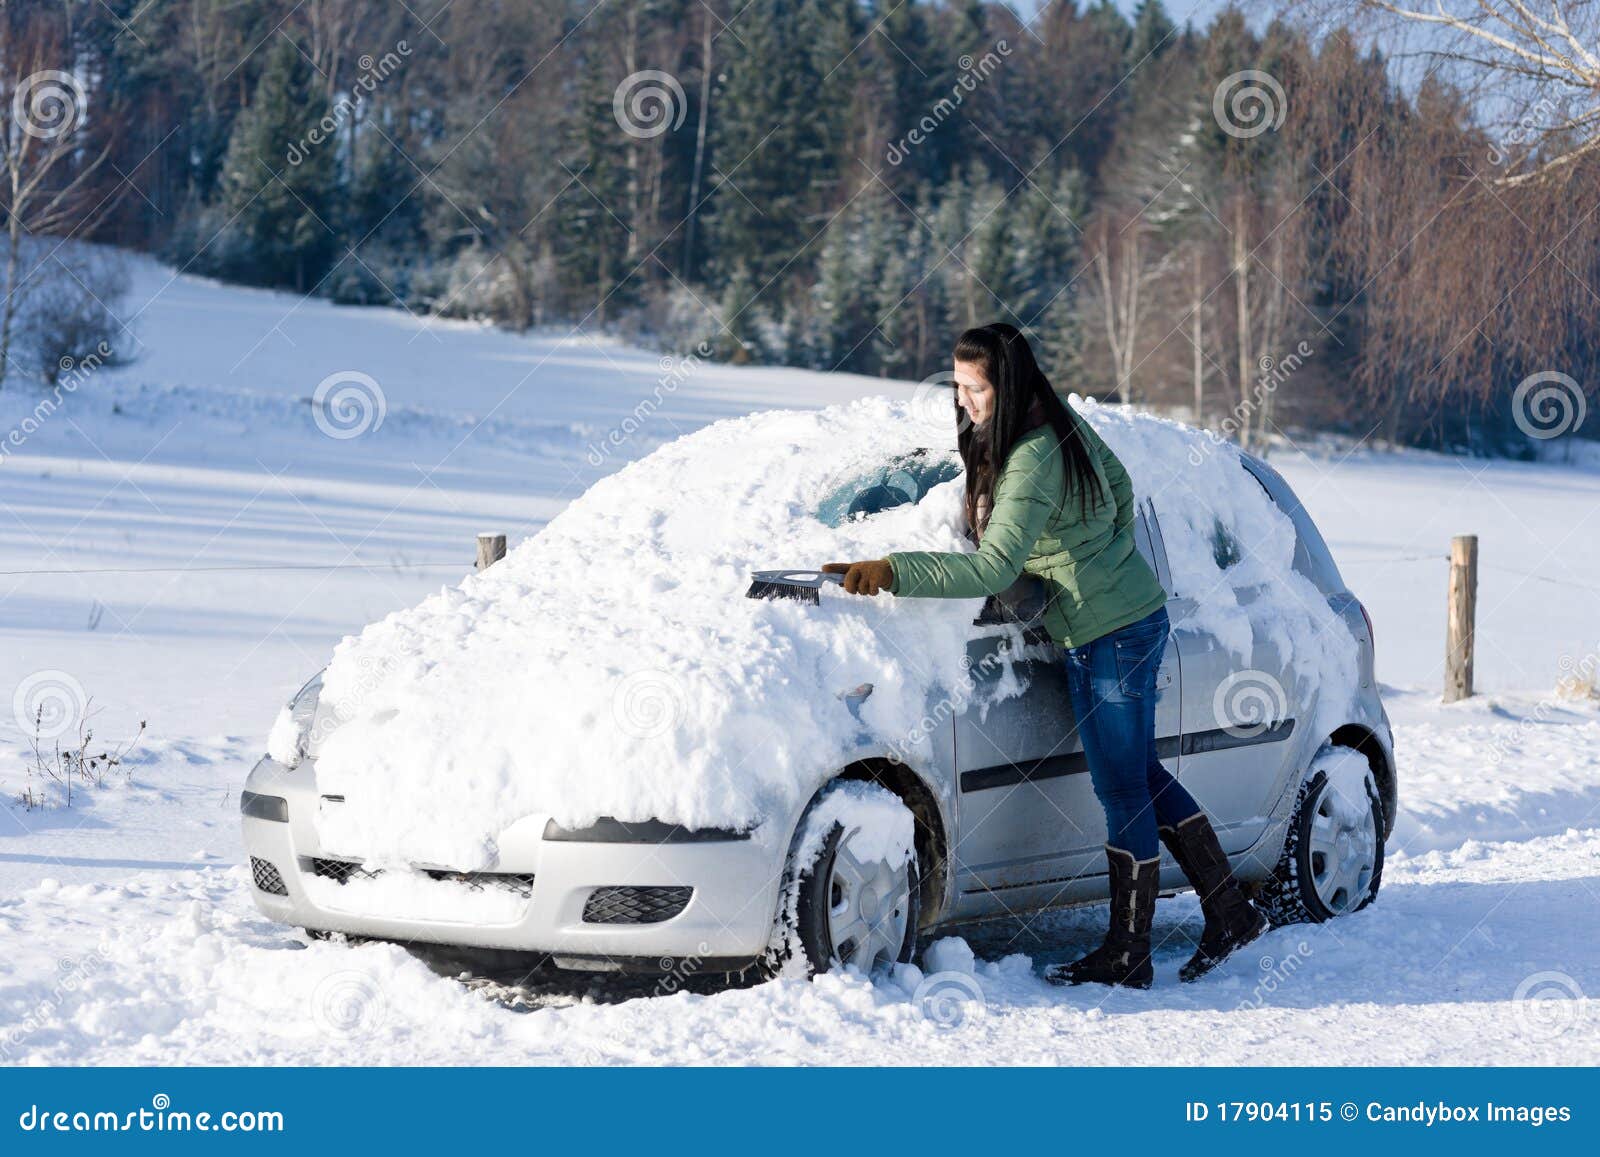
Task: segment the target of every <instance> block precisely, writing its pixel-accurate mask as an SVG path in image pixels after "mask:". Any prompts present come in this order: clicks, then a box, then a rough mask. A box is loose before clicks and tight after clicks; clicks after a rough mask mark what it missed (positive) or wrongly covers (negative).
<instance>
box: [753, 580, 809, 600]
mask: <svg viewBox="0 0 1600 1157" xmlns="http://www.w3.org/2000/svg"><path fill="white" fill-rule="evenodd" d="M744 597H745V598H747V599H793V600H794V601H795V602H797V603H809V604H811V605H812V606H818V605H820V604H821V602H822V594H821V592H820V591H818V590H817V588H816V587H809V586H797V585H795V584H793V583H775V582H767V581H765V580H764V579H756V580H754V581H753V582H752V583H751V584H750V589H749V590H747V591H745V592H744Z"/></svg>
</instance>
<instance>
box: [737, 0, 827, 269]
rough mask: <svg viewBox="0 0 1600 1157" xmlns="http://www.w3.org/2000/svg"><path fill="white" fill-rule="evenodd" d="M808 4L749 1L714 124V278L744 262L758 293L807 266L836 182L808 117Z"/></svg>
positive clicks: (811, 88)
mask: <svg viewBox="0 0 1600 1157" xmlns="http://www.w3.org/2000/svg"><path fill="white" fill-rule="evenodd" d="M807 2H808V0H752V3H751V5H750V7H749V9H748V13H749V15H748V16H746V17H745V19H744V20H742V21H740V25H739V28H740V35H739V38H738V40H737V41H736V42H735V43H734V44H733V45H732V46H731V50H732V52H733V56H732V58H731V59H730V60H729V62H728V67H727V75H728V83H727V88H726V90H725V91H724V93H723V95H722V98H721V101H720V108H721V119H720V121H719V122H714V124H715V128H716V138H717V152H716V156H717V161H716V171H715V172H714V173H713V174H712V175H711V179H710V181H711V186H712V188H713V189H714V190H715V191H714V193H713V194H712V197H711V208H712V210H713V211H712V219H711V234H712V238H713V248H714V259H713V263H712V264H713V272H714V273H715V275H716V276H717V279H718V280H719V281H726V279H727V278H728V277H729V276H730V275H731V271H732V270H733V268H734V267H735V266H736V265H738V264H741V263H742V264H743V265H744V267H745V270H746V273H747V275H748V276H749V277H750V279H751V280H752V281H753V282H754V288H755V291H756V292H757V293H760V292H761V291H762V288H763V287H765V286H767V285H768V283H769V282H771V281H773V279H774V278H776V277H777V276H778V275H779V273H780V272H782V271H784V270H786V269H788V268H790V267H792V266H794V265H796V264H799V265H800V266H801V267H805V266H809V265H810V264H811V263H812V262H813V261H814V260H815V254H814V253H808V252H807V249H808V247H809V245H810V242H811V241H812V239H813V237H814V235H815V233H816V232H817V230H818V229H819V228H820V227H821V226H822V225H823V223H824V222H825V221H826V216H825V208H826V205H827V199H828V197H829V195H830V193H831V190H832V187H833V183H834V180H835V177H836V176H837V174H836V172H835V167H834V164H833V160H832V158H831V157H830V155H829V152H828V149H827V145H826V141H825V140H824V136H823V131H822V128H821V126H820V125H819V123H818V121H817V118H816V116H815V115H814V113H813V110H812V108H811V104H812V102H813V101H814V100H815V99H816V93H817V91H818V85H819V81H820V79H821V77H820V76H819V74H818V73H817V70H816V66H815V63H814V60H813V57H812V54H811V53H810V52H809V51H808V49H809V47H810V45H809V41H808V40H807V33H808V31H809V27H810V21H809V19H807V18H806V12H805V9H806V6H807ZM773 288H774V290H776V288H777V287H776V286H774V287H773Z"/></svg>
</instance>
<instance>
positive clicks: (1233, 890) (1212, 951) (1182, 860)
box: [1160, 812, 1267, 981]
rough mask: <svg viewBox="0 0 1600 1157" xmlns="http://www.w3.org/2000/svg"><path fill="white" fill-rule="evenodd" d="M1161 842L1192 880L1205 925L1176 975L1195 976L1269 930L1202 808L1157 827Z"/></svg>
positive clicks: (1196, 977)
mask: <svg viewBox="0 0 1600 1157" xmlns="http://www.w3.org/2000/svg"><path fill="white" fill-rule="evenodd" d="M1160 833H1161V842H1162V843H1164V844H1166V845H1167V850H1168V851H1169V852H1171V853H1172V858H1173V859H1175V860H1177V861H1178V867H1180V868H1182V869H1183V874H1184V875H1185V876H1187V877H1188V878H1189V883H1190V884H1192V885H1193V886H1194V891H1195V895H1197V896H1198V897H1200V911H1201V912H1203V913H1205V917H1206V927H1205V931H1204V932H1202V933H1201V934H1200V948H1199V950H1198V951H1196V952H1195V954H1194V955H1193V956H1192V957H1190V958H1189V962H1188V963H1187V964H1185V965H1184V966H1183V967H1182V968H1180V969H1179V970H1178V978H1179V979H1180V980H1185V981H1189V980H1199V979H1200V978H1201V977H1202V976H1204V975H1205V974H1206V973H1208V972H1210V971H1211V970H1212V969H1213V968H1215V967H1216V966H1217V965H1219V964H1221V963H1222V962H1223V961H1224V960H1226V959H1227V958H1228V955H1229V953H1231V952H1233V951H1234V950H1235V949H1236V948H1242V947H1243V946H1244V945H1246V944H1248V943H1250V941H1252V940H1254V939H1255V938H1256V937H1257V936H1260V935H1261V934H1262V933H1263V932H1265V931H1266V930H1267V921H1266V918H1265V917H1264V916H1262V915H1261V913H1260V912H1258V911H1256V906H1255V905H1254V904H1252V903H1250V900H1249V898H1248V897H1246V896H1245V894H1244V892H1243V891H1241V890H1240V888H1239V882H1238V881H1237V880H1235V879H1234V878H1233V870H1232V869H1231V868H1230V867H1229V866H1228V857H1227V855H1226V854H1225V853H1224V852H1223V850H1222V845H1221V844H1219V843H1218V842H1217V833H1216V832H1214V831H1213V830H1212V829H1211V821H1210V820H1208V819H1207V818H1206V815H1205V813H1204V812H1196V813H1195V814H1194V815H1192V816H1190V817H1189V818H1188V819H1186V820H1184V821H1183V822H1182V823H1181V824H1179V825H1178V826H1177V827H1175V828H1161V829H1160Z"/></svg>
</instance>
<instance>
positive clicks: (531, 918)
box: [243, 758, 786, 969]
mask: <svg viewBox="0 0 1600 1157" xmlns="http://www.w3.org/2000/svg"><path fill="white" fill-rule="evenodd" d="M245 789H246V790H247V791H250V792H254V793H257V794H258V795H263V796H273V797H279V798H282V799H284V800H286V801H287V804H288V816H289V818H288V821H287V822H278V821H275V820H272V819H265V818H259V817H258V816H255V815H246V816H244V817H243V824H244V846H245V852H246V854H247V855H248V856H250V857H251V859H252V860H254V861H264V862H265V863H266V864H270V865H271V867H272V868H273V869H274V870H275V872H276V874H277V880H274V879H272V876H271V874H270V873H268V874H267V876H266V880H267V883H268V885H269V886H276V885H278V884H279V883H280V882H281V886H282V888H283V891H284V893H285V894H283V895H274V894H272V893H271V892H269V891H265V890H263V888H262V886H261V884H262V880H261V872H260V871H259V867H258V868H257V871H256V872H255V873H254V875H255V876H256V879H255V882H254V886H253V889H252V891H253V894H254V896H255V901H256V906H257V907H259V908H260V909H261V911H262V912H263V913H265V914H266V915H267V916H269V917H271V918H272V919H274V920H279V921H282V922H283V923H285V924H294V925H297V926H299V927H302V928H309V929H313V930H317V931H327V932H344V933H348V934H351V935H356V936H370V937H374V938H377V939H384V940H398V941H414V940H415V941H425V942H429V943H436V944H450V945H461V946H468V947H481V948H495V949H509V950H513V951H526V952H542V953H549V954H551V955H552V956H554V957H555V963H556V964H557V965H564V966H567V967H573V968H587V969H609V968H626V969H633V968H638V967H641V966H643V965H651V966H659V967H661V968H673V967H676V966H677V962H679V961H689V960H693V961H701V962H707V961H717V962H719V966H729V965H731V964H732V963H734V962H737V963H740V964H743V963H748V962H749V961H751V960H754V959H755V958H756V957H758V956H760V955H761V954H762V953H763V952H765V951H766V949H767V947H768V945H769V944H770V942H771V938H772V930H773V925H774V919H775V916H776V913H777V909H778V894H779V890H780V886H781V877H782V870H783V861H784V854H785V852H786V847H785V848H778V847H774V846H772V845H771V843H770V842H769V841H767V840H764V839H762V838H761V837H762V834H763V833H762V832H761V831H759V830H758V831H757V832H756V833H755V835H754V836H753V837H752V838H750V839H747V840H729V841H718V842H700V843H683V844H676V843H658V844H619V843H604V844H598V843H585V842H580V841H573V840H561V841H546V840H544V839H543V833H544V828H545V822H546V817H544V816H529V817H527V818H526V819H525V820H522V821H519V822H518V823H516V824H514V825H513V826H512V827H511V828H509V829H507V830H506V832H504V833H503V834H502V836H501V838H500V839H499V841H498V847H499V860H498V863H497V864H496V865H495V867H494V869H493V871H494V873H496V874H498V875H503V876H506V877H519V878H520V879H518V880H516V881H515V884H516V885H518V886H516V887H506V888H499V887H489V888H484V887H481V886H474V885H473V883H469V882H463V881H457V880H449V879H446V880H438V881H435V880H427V879H424V880H423V881H421V882H420V883H421V885H422V887H421V889H420V892H421V893H424V894H425V895H423V898H422V900H420V901H412V900H409V899H408V898H407V895H406V894H405V893H403V892H402V894H400V895H399V896H397V895H396V894H395V892H394V890H393V889H384V890H379V889H378V888H376V885H377V884H380V883H383V881H382V879H381V878H380V879H379V880H375V881H372V885H373V887H371V888H369V887H368V886H367V882H366V881H363V880H361V879H360V878H359V874H358V876H357V878H355V879H354V880H353V881H352V882H351V883H349V884H343V885H341V884H340V883H339V882H338V881H337V880H335V879H330V878H327V877H325V876H322V875H319V874H318V873H317V872H316V871H315V870H314V868H313V861H315V860H318V859H320V858H322V857H323V853H322V851H321V849H320V847H319V844H318V840H317V832H316V824H315V814H316V809H317V808H318V807H321V806H329V805H324V804H323V802H322V800H321V797H320V796H319V794H318V792H317V789H316V771H315V767H314V766H313V764H312V763H311V762H310V761H307V762H305V763H302V764H301V765H300V766H299V767H297V768H294V769H292V770H291V769H289V768H286V767H284V766H283V765H281V764H279V763H277V762H275V761H273V760H272V759H270V758H263V759H262V760H261V762H260V763H258V764H257V765H256V766H255V769H254V770H253V771H251V773H250V777H249V779H248V780H247V781H246V784H245ZM331 806H339V805H337V804H334V805H331ZM529 876H531V877H532V882H531V886H525V887H524V886H522V885H525V883H526V877H529ZM619 887H620V888H652V889H654V888H679V889H681V888H684V887H688V888H692V889H693V892H692V894H691V895H690V897H689V900H688V903H687V905H686V906H684V907H683V909H682V911H680V912H678V914H677V915H675V916H672V917H671V918H670V919H666V920H661V921H659V922H657V923H645V924H617V923H611V924H602V923H593V922H590V921H586V920H585V918H584V917H585V909H586V906H587V907H589V908H590V909H591V915H592V912H593V910H594V908H595V907H596V906H595V905H594V904H593V903H592V901H593V900H594V898H595V893H596V891H597V890H599V889H611V888H619ZM452 888H454V889H459V892H458V893H452V892H451V889H452ZM413 891H417V890H416V889H413ZM485 893H491V894H489V895H486V894H485ZM408 907H409V909H410V910H408Z"/></svg>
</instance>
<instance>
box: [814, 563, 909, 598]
mask: <svg viewBox="0 0 1600 1157" xmlns="http://www.w3.org/2000/svg"><path fill="white" fill-rule="evenodd" d="M822 573H823V574H842V575H844V589H845V590H847V591H849V592H850V593H851V594H853V595H875V594H877V593H878V592H879V591H887V590H888V589H889V588H890V587H892V586H894V568H893V567H892V566H890V565H889V560H888V559H886V558H880V559H878V560H877V561H876V562H830V563H829V564H828V565H827V566H825V567H823V568H822Z"/></svg>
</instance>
